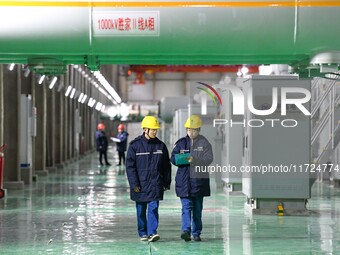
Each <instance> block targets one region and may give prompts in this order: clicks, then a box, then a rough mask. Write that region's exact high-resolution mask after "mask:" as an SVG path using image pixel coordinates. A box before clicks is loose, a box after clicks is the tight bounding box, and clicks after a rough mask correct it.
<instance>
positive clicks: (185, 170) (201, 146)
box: [171, 135, 214, 197]
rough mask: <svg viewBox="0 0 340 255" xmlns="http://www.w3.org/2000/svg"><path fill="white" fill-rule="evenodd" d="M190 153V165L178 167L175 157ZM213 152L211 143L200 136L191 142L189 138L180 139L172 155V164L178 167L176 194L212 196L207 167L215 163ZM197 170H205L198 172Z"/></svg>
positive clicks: (179, 195) (181, 195)
mask: <svg viewBox="0 0 340 255" xmlns="http://www.w3.org/2000/svg"><path fill="white" fill-rule="evenodd" d="M178 153H190V156H191V157H193V161H192V162H191V163H190V164H184V165H176V160H175V155H176V154H178ZM213 159H214V157H213V151H212V147H211V144H210V143H209V141H208V140H207V139H206V138H205V137H204V136H202V135H198V136H197V137H196V138H195V139H194V140H192V141H191V139H190V137H189V136H185V137H183V138H181V139H179V140H178V141H177V142H176V143H175V147H174V149H173V151H172V153H171V163H172V164H174V165H176V166H178V169H177V173H176V179H175V181H176V194H177V196H178V197H196V196H210V183H209V173H208V171H206V172H205V170H206V169H207V166H209V165H210V164H211V163H212V161H213ZM197 169H201V170H203V171H202V172H198V171H197Z"/></svg>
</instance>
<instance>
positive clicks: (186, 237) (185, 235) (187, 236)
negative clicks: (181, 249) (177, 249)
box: [181, 231, 191, 242]
mask: <svg viewBox="0 0 340 255" xmlns="http://www.w3.org/2000/svg"><path fill="white" fill-rule="evenodd" d="M181 238H182V239H183V240H184V241H186V242H188V241H191V237H190V234H189V233H188V232H186V231H183V232H182V234H181Z"/></svg>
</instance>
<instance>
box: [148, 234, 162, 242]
mask: <svg viewBox="0 0 340 255" xmlns="http://www.w3.org/2000/svg"><path fill="white" fill-rule="evenodd" d="M160 238H161V237H160V236H159V235H158V234H153V235H151V236H149V239H148V241H149V242H156V241H158V240H159V239H160Z"/></svg>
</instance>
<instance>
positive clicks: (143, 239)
mask: <svg viewBox="0 0 340 255" xmlns="http://www.w3.org/2000/svg"><path fill="white" fill-rule="evenodd" d="M140 240H141V241H148V240H149V238H148V236H147V235H142V236H141V237H140Z"/></svg>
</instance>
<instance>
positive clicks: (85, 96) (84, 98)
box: [81, 95, 87, 104]
mask: <svg viewBox="0 0 340 255" xmlns="http://www.w3.org/2000/svg"><path fill="white" fill-rule="evenodd" d="M86 98H87V95H84V97H83V99H82V100H81V103H82V104H83V103H85V100H86Z"/></svg>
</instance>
